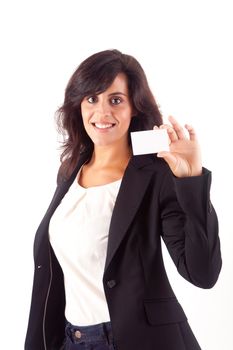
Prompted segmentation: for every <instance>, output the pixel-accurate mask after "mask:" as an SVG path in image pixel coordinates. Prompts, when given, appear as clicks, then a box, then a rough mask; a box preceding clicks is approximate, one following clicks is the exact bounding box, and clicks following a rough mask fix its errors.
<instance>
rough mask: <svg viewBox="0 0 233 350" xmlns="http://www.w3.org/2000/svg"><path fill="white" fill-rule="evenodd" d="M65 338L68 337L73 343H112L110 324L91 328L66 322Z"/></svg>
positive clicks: (96, 325)
mask: <svg viewBox="0 0 233 350" xmlns="http://www.w3.org/2000/svg"><path fill="white" fill-rule="evenodd" d="M66 336H68V337H70V339H72V341H73V342H75V343H80V342H85V343H91V342H98V341H103V340H106V341H107V343H108V344H112V343H113V335H112V327H111V322H104V323H99V324H95V325H91V326H76V325H72V324H71V323H69V322H67V324H66Z"/></svg>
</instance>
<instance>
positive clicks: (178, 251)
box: [160, 168, 222, 288]
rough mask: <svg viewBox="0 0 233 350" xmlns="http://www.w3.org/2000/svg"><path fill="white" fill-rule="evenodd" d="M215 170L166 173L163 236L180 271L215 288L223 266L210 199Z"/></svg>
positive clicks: (162, 196)
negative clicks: (179, 174) (194, 173)
mask: <svg viewBox="0 0 233 350" xmlns="http://www.w3.org/2000/svg"><path fill="white" fill-rule="evenodd" d="M210 186H211V172H210V171H208V170H207V169H205V168H203V174H202V175H201V176H195V177H187V178H175V177H174V176H173V175H172V174H171V172H169V173H168V174H167V175H166V177H164V180H163V184H162V186H161V190H160V208H161V220H162V237H163V240H164V242H165V244H166V246H167V249H168V251H169V254H170V255H171V257H172V259H173V261H174V263H175V265H176V267H177V270H178V272H179V273H180V274H181V275H182V276H183V277H184V278H185V279H187V280H188V281H189V282H191V283H192V284H194V285H196V286H198V287H201V288H211V287H213V286H214V284H215V283H216V281H217V279H218V276H219V273H220V270H221V266H222V260H221V252H220V241H219V236H218V219H217V215H216V212H215V210H214V207H213V205H212V203H211V201H210Z"/></svg>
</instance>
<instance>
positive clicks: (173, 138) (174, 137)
mask: <svg viewBox="0 0 233 350" xmlns="http://www.w3.org/2000/svg"><path fill="white" fill-rule="evenodd" d="M159 128H160V129H166V130H167V133H168V136H169V138H170V141H171V142H174V141H177V140H178V136H177V134H176V132H175V130H174V129H173V128H172V127H171V125H169V124H162V125H160V127H159Z"/></svg>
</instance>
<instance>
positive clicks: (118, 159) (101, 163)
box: [89, 146, 132, 168]
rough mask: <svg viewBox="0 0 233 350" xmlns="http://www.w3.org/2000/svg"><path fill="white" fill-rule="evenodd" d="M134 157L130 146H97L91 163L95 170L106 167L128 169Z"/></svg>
mask: <svg viewBox="0 0 233 350" xmlns="http://www.w3.org/2000/svg"><path fill="white" fill-rule="evenodd" d="M131 156H132V150H131V148H130V146H127V147H117V148H116V147H111V146H95V147H94V151H93V154H92V157H91V160H90V162H89V164H90V165H92V166H93V167H95V168H105V167H109V166H110V167H111V168H112V167H119V166H120V167H122V166H123V167H126V165H127V164H128V162H129V159H130V158H131Z"/></svg>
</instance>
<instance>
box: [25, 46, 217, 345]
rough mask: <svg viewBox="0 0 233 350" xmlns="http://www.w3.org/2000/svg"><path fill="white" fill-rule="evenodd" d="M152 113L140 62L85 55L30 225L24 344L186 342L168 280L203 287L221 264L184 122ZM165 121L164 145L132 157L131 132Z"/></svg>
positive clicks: (205, 181)
mask: <svg viewBox="0 0 233 350" xmlns="http://www.w3.org/2000/svg"><path fill="white" fill-rule="evenodd" d="M169 121H170V123H171V124H170V125H163V124H162V117H161V114H160V112H159V109H158V106H157V104H156V102H155V100H154V97H153V95H152V93H151V91H150V89H149V87H148V83H147V80H146V77H145V74H144V72H143V70H142V68H141V66H140V64H139V63H138V62H137V61H136V60H135V59H134V58H133V57H132V56H128V55H124V54H122V53H120V52H119V51H117V50H107V51H103V52H99V53H97V54H94V55H92V56H91V57H89V58H87V59H86V60H85V61H84V62H83V63H82V64H81V65H80V66H79V67H78V69H77V70H76V71H75V72H74V74H73V76H72V77H71V79H70V81H69V83H68V86H67V88H66V92H65V100H64V104H63V106H62V107H61V108H60V110H59V125H60V127H61V129H62V130H63V132H64V133H65V135H66V138H65V141H64V152H63V154H62V164H61V167H60V170H59V173H58V185H57V189H56V191H55V194H54V197H53V199H52V202H51V203H50V206H49V208H48V210H47V212H46V214H45V216H44V218H43V220H42V222H41V224H40V226H39V228H38V231H37V233H36V238H35V245H34V259H35V275H34V284H33V293H32V303H31V311H30V318H29V325H28V331H27V337H26V342H25V349H26V350H42V349H43V350H58V349H63V348H64V349H65V350H75V349H76V350H78V349H95V350H106V349H117V350H141V349H144V350H155V349H158V350H197V349H200V346H199V345H198V342H197V340H196V339H195V337H194V335H193V333H192V331H191V329H190V326H189V324H188V322H187V318H186V316H185V313H184V311H183V309H182V307H181V305H180V304H179V302H178V301H177V299H176V297H175V295H174V292H173V291H172V288H171V286H170V284H169V281H168V278H167V275H166V272H165V269H164V264H163V259H162V254H161V240H160V238H161V237H162V238H163V240H164V242H165V244H166V246H167V248H168V251H169V253H170V255H171V257H172V259H173V261H174V263H175V265H176V267H177V269H178V271H179V273H180V274H181V275H182V276H183V277H184V278H185V279H187V280H188V281H189V282H191V283H192V284H194V285H196V286H198V287H201V288H211V287H212V286H213V285H214V284H215V283H216V281H217V278H218V275H219V272H220V269H221V254H220V243H219V237H218V223H217V217H216V214H215V211H214V208H213V206H212V204H211V202H210V198H209V191H210V184H211V173H210V172H209V171H208V170H207V169H205V168H202V165H201V156H200V149H199V145H198V142H197V137H196V134H195V131H194V129H193V128H192V127H191V126H189V125H186V126H185V129H186V131H185V129H183V128H182V127H181V126H180V125H179V123H178V122H177V121H176V120H175V119H174V118H172V117H170V120H169ZM153 127H154V128H158V127H159V128H165V129H166V130H167V133H168V135H169V138H170V152H160V153H158V154H150V155H141V156H133V155H132V149H131V142H130V136H129V135H130V131H137V130H148V129H152V128H153Z"/></svg>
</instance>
